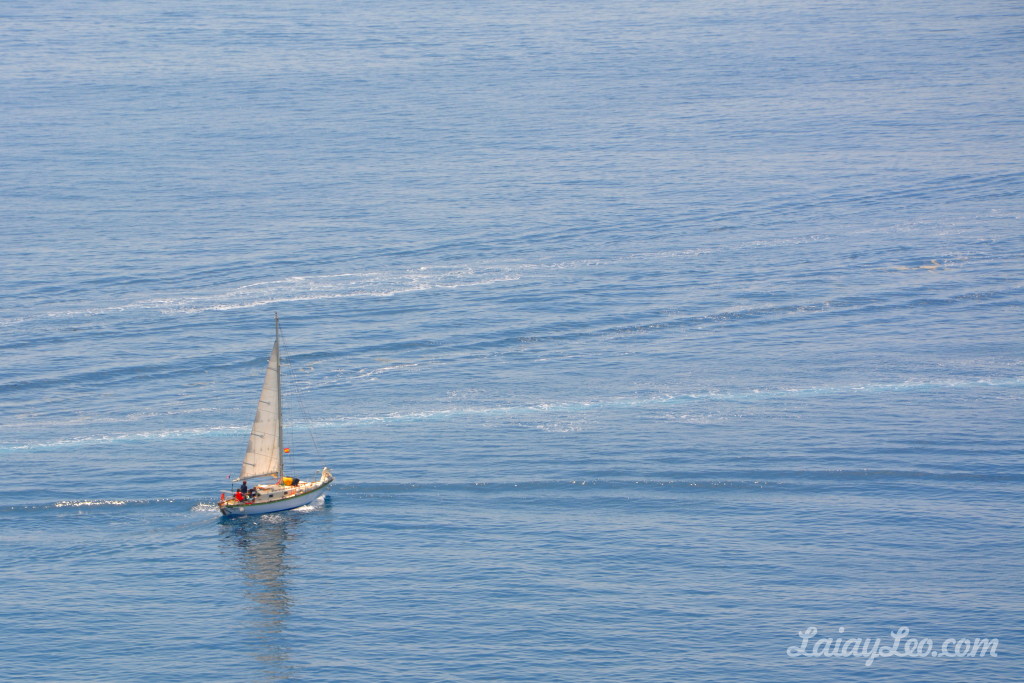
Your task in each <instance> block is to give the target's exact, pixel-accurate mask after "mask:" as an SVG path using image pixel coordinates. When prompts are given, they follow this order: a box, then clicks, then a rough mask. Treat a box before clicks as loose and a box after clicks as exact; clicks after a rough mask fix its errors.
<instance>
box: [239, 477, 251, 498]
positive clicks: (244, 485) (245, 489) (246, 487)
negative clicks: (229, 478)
mask: <svg viewBox="0 0 1024 683" xmlns="http://www.w3.org/2000/svg"><path fill="white" fill-rule="evenodd" d="M238 490H239V491H241V492H242V495H243V496H244V495H247V494H248V493H249V483H248V482H246V481H245V480H243V481H242V486H241V487H239V489H238Z"/></svg>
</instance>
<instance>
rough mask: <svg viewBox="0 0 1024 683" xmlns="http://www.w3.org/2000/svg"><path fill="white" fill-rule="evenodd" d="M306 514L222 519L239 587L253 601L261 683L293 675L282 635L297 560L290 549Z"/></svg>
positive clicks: (250, 618) (251, 622)
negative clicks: (291, 580) (294, 563)
mask: <svg viewBox="0 0 1024 683" xmlns="http://www.w3.org/2000/svg"><path fill="white" fill-rule="evenodd" d="M304 516H305V515H295V514H271V515H261V516H258V517H251V518H241V519H230V520H222V521H223V523H222V524H221V536H222V537H223V539H224V540H225V541H228V542H226V543H224V544H223V549H224V550H225V552H226V553H228V554H231V555H234V556H236V557H234V558H232V559H233V562H232V563H231V564H234V565H235V566H237V567H238V570H239V576H240V579H241V581H240V583H241V585H242V586H243V590H244V593H245V595H246V597H247V598H249V601H248V605H247V606H246V607H247V610H246V613H245V614H244V616H245V618H246V623H247V630H248V631H249V632H250V635H251V636H252V637H253V638H254V639H255V640H256V645H257V652H256V658H257V660H258V661H259V662H260V664H261V668H262V669H263V675H262V676H261V680H285V679H288V678H291V676H292V673H293V672H292V664H291V662H290V661H289V660H290V655H291V653H290V651H289V647H288V641H287V639H286V638H284V637H283V632H284V629H285V625H286V623H287V621H288V615H289V610H290V608H291V599H290V598H289V596H288V575H289V573H290V572H291V570H292V564H291V563H292V562H293V561H294V559H293V558H289V556H288V545H289V543H290V541H292V539H293V538H294V537H295V535H296V533H297V532H298V529H299V527H300V526H301V525H302V520H303V517H304Z"/></svg>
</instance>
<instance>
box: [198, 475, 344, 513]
mask: <svg viewBox="0 0 1024 683" xmlns="http://www.w3.org/2000/svg"><path fill="white" fill-rule="evenodd" d="M333 481H334V477H333V476H332V475H331V473H330V471H329V470H328V469H327V468H326V467H325V468H324V471H323V472H322V473H321V475H320V481H314V482H308V483H303V484H301V485H299V486H278V485H272V486H260V487H257V490H258V491H259V492H260V493H259V495H258V496H257V498H256V499H255V500H253V501H245V502H239V501H236V500H225V501H221V502H220V504H219V505H218V507H219V508H220V513H221V514H222V515H224V516H225V517H243V516H247V515H264V514H267V513H268V512H284V511H285V510H294V509H295V508H297V507H302V506H303V505H308V504H309V503H312V502H313V501H315V500H316V499H317V498H319V497H321V496H322V495H324V494H325V493H327V490H328V489H329V488H330V487H331V483H332V482H333Z"/></svg>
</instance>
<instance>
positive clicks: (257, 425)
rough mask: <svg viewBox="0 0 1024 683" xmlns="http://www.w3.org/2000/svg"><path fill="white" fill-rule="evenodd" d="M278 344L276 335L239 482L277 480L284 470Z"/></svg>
mask: <svg viewBox="0 0 1024 683" xmlns="http://www.w3.org/2000/svg"><path fill="white" fill-rule="evenodd" d="M275 324H276V320H275ZM275 326H276V325H275ZM275 331H276V330H275ZM278 342H279V335H275V338H274V350H273V351H271V352H270V360H269V361H268V362H267V374H266V375H265V376H264V378H263V391H261V392H260V400H259V403H258V404H257V405H256V419H255V420H253V423H252V433H251V434H250V435H249V446H248V448H246V450H245V458H244V459H243V460H242V473H241V475H239V479H249V478H250V477H262V476H273V477H278V478H280V477H281V474H282V472H283V471H284V467H283V463H282V455H281V445H282V434H281V357H280V355H279V351H278V346H279V344H278Z"/></svg>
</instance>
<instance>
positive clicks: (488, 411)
mask: <svg viewBox="0 0 1024 683" xmlns="http://www.w3.org/2000/svg"><path fill="white" fill-rule="evenodd" d="M1021 385H1024V377H1011V378H985V379H973V380H946V381H935V380H930V381H925V380H922V381H906V382H898V383H880V384H857V385H845V386H815V387H780V388H766V389H749V390H746V391H734V392H694V393H679V394H659V395H656V396H646V397H616V398H605V399H594V400H580V401H551V402H548V401H545V402H539V403H532V404H526V405H503V406H502V405H499V406H459V407H451V408H440V409H434V410H417V411H412V412H397V411H396V412H392V413H388V414H386V415H363V416H350V417H339V418H335V419H326V420H312V421H295V422H290V423H289V427H290V428H291V429H299V428H307V427H309V428H313V429H347V428H352V427H368V426H369V427H372V426H376V425H380V424H385V423H398V422H423V421H428V420H448V419H459V418H475V417H516V416H519V417H529V416H531V415H537V414H555V415H563V414H565V413H584V412H593V411H601V410H628V409H633V408H636V409H643V408H649V407H654V406H658V405H672V404H681V403H694V404H700V403H708V402H717V403H750V402H755V401H771V400H780V399H789V398H794V397H801V396H803V397H814V396H827V395H842V394H860V393H881V392H913V391H935V390H940V391H941V390H947V389H953V390H959V389H972V388H981V387H1019V386H1021ZM546 424H548V426H549V427H548V428H550V429H551V430H554V431H579V429H580V423H578V422H574V421H569V422H564V421H556V422H548V423H546ZM248 430H249V427H248V426H246V425H226V426H213V427H197V428H190V429H177V430H174V429H171V430H159V431H146V432H126V433H119V434H100V435H89V436H81V437H76V438H73V439H59V440H56V441H42V442H35V443H24V444H12V445H6V446H0V451H18V450H51V449H74V448H78V447H85V446H95V445H102V444H113V443H122V442H123V443H131V442H147V441H157V440H165V439H179V440H187V439H192V438H198V437H210V436H214V437H217V436H222V437H228V436H231V437H234V436H237V435H241V434H245V433H247V432H248Z"/></svg>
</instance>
